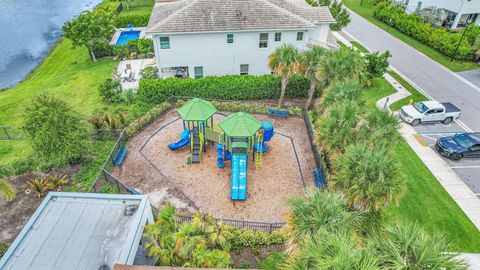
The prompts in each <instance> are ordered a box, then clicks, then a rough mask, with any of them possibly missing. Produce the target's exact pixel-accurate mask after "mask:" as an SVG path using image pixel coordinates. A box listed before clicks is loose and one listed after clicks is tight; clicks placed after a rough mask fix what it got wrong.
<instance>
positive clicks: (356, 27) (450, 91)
mask: <svg viewBox="0 0 480 270" xmlns="http://www.w3.org/2000/svg"><path fill="white" fill-rule="evenodd" d="M351 18H352V21H351V23H350V24H349V25H348V26H347V27H346V28H345V30H346V32H347V33H348V34H350V35H351V36H353V37H354V38H355V39H357V40H359V41H360V42H361V43H362V44H363V45H365V46H366V47H367V48H368V49H369V50H371V51H386V50H389V51H390V52H391V53H392V58H391V61H390V64H391V65H392V66H393V67H394V68H395V69H397V70H398V71H400V72H401V73H402V74H403V75H405V76H406V77H407V78H408V79H409V80H410V81H411V82H413V83H414V84H415V85H416V86H418V87H419V88H420V89H422V90H423V91H425V92H426V93H427V94H428V95H429V96H430V97H431V98H433V99H435V100H438V101H441V102H452V103H453V104H455V105H456V106H457V107H459V108H460V109H461V110H462V114H461V116H460V124H462V122H463V123H464V124H465V125H466V126H467V127H469V128H470V129H472V130H474V131H480V89H479V88H477V87H475V86H472V85H470V84H468V83H467V82H465V81H464V80H462V79H461V78H460V77H459V76H458V75H456V74H455V73H453V72H452V71H450V70H448V69H447V68H445V67H443V66H442V65H440V64H438V63H437V62H435V61H434V60H431V59H430V58H428V57H427V56H425V55H424V54H422V53H421V52H419V51H417V50H416V49H414V48H413V47H410V46H409V45H407V44H406V43H404V42H403V41H401V40H399V39H397V38H395V37H394V36H392V35H390V34H388V33H387V32H385V31H383V30H382V29H380V28H378V27H377V26H375V25H374V24H372V23H370V22H368V21H367V20H365V19H364V18H362V17H361V16H359V15H357V14H355V13H354V12H351ZM459 131H462V130H459Z"/></svg>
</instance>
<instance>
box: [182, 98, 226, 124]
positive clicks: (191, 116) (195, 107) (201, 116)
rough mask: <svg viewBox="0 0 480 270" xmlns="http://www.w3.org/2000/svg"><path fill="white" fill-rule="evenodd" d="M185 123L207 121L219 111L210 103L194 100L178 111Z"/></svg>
mask: <svg viewBox="0 0 480 270" xmlns="http://www.w3.org/2000/svg"><path fill="white" fill-rule="evenodd" d="M177 112H178V113H179V114H180V116H181V117H182V119H183V120H184V121H207V119H208V118H210V117H212V116H213V115H214V114H215V113H216V112H217V109H216V108H215V107H214V106H213V105H212V103H210V102H209V101H206V100H203V99H199V98H194V99H191V100H189V101H188V102H187V103H185V105H183V106H182V107H180V108H178V109H177Z"/></svg>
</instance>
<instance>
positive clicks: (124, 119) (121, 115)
mask: <svg viewBox="0 0 480 270" xmlns="http://www.w3.org/2000/svg"><path fill="white" fill-rule="evenodd" d="M117 116H118V121H120V124H122V126H123V127H126V126H127V115H126V114H125V113H124V112H119V113H118V115H117Z"/></svg>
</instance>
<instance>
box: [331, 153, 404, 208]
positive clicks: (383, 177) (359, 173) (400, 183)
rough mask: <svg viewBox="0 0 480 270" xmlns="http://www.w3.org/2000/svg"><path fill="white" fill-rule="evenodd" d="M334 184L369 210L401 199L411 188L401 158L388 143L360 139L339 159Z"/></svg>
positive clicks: (350, 200) (360, 205)
mask: <svg viewBox="0 0 480 270" xmlns="http://www.w3.org/2000/svg"><path fill="white" fill-rule="evenodd" d="M335 173H336V175H335V178H334V182H333V186H334V188H336V189H339V190H342V191H343V193H344V194H345V197H346V198H347V200H348V201H349V202H350V203H351V204H352V205H353V206H355V207H358V208H360V209H362V210H365V211H378V210H379V209H380V208H381V207H385V206H387V205H388V204H390V203H399V202H400V200H401V198H402V197H403V195H404V194H405V192H406V190H407V185H406V180H405V177H404V175H403V174H402V173H401V171H400V168H399V164H398V162H397V161H396V160H395V159H393V158H392V157H391V155H390V154H389V153H388V150H387V148H386V147H385V146H378V145H375V146H371V145H368V144H366V143H357V144H353V145H350V146H349V147H347V149H346V151H345V153H344V154H343V155H341V156H339V157H338V159H337V161H336V163H335Z"/></svg>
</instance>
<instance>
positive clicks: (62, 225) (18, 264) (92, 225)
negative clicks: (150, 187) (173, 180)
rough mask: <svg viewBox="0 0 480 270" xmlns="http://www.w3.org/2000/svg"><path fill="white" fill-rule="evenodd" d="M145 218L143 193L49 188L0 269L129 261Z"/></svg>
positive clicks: (96, 266) (147, 213)
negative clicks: (79, 191)
mask: <svg viewBox="0 0 480 270" xmlns="http://www.w3.org/2000/svg"><path fill="white" fill-rule="evenodd" d="M129 209H130V210H132V209H133V210H134V211H132V212H133V213H129V211H128V210H129ZM135 209H136V210H135ZM147 222H153V216H152V212H151V208H150V203H149V201H148V198H147V197H146V196H143V195H117V194H96V193H67V192H50V193H49V194H48V195H47V197H46V198H45V199H44V200H43V202H42V204H41V205H40V206H39V207H38V209H37V210H36V211H35V213H34V214H33V216H32V217H31V218H30V220H29V221H28V222H27V224H26V225H25V227H24V228H23V229H22V231H21V232H20V234H19V235H18V236H17V238H16V239H15V241H14V242H13V243H12V245H11V246H10V248H9V249H8V251H7V253H5V255H4V256H3V257H2V259H1V260H0V269H15V270H21V269H101V268H100V267H101V266H102V265H108V267H109V268H105V269H112V268H113V265H114V264H115V263H124V264H131V263H133V259H134V258H135V254H136V252H137V248H138V245H139V241H140V238H141V236H142V233H143V226H144V225H145V224H146V223H147Z"/></svg>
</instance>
